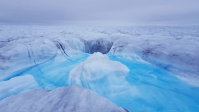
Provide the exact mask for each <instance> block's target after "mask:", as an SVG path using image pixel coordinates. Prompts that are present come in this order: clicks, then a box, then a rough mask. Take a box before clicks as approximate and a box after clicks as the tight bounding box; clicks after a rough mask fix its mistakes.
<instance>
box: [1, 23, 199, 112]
mask: <svg viewBox="0 0 199 112" xmlns="http://www.w3.org/2000/svg"><path fill="white" fill-rule="evenodd" d="M198 31H199V27H197V26H196V27H161V26H160V27H159V26H144V27H72V26H0V83H6V82H7V83H6V85H8V82H9V83H15V82H17V81H15V80H12V79H15V78H16V79H18V78H20V77H25V76H26V75H27V74H30V75H31V77H34V80H35V82H36V83H37V84H38V86H37V87H36V88H43V89H50V90H53V89H56V88H58V87H62V86H69V85H71V84H79V85H82V86H83V87H85V88H88V89H91V90H93V91H96V92H97V93H98V94H99V95H102V96H104V97H106V98H108V99H109V100H111V101H112V102H114V103H116V104H117V105H119V106H121V107H124V108H127V109H129V110H131V111H136V112H140V111H149V112H160V111H162V112H168V111H181V112H183V111H184V112H186V111H190V112H198V110H199V97H198V94H199V88H198V87H199V74H198V73H199V71H198V70H199V58H198V57H199V51H198V50H199V44H198V43H199V38H198V37H199V32H198ZM94 52H101V53H104V55H102V54H100V53H94ZM92 53H94V54H92ZM105 53H107V54H105ZM32 79H33V78H32ZM32 79H31V78H30V79H28V80H32ZM32 81H33V80H32ZM32 81H30V82H32ZM20 82H21V81H20ZM33 82H34V81H33ZM187 82H188V84H187ZM189 84H191V85H189ZM22 86H23V87H22V89H20V90H19V89H17V90H16V91H15V92H10V91H7V90H9V88H12V87H14V86H12V87H10V86H9V87H8V88H6V90H5V91H4V90H3V91H1V93H2V94H1V93H0V94H1V95H3V97H2V99H4V98H5V97H9V96H11V95H13V94H18V93H19V92H21V91H22V90H28V89H31V87H29V86H26V84H24V85H23V84H22ZM16 87H17V86H16ZM26 87H27V88H26ZM1 88H3V86H0V89H1ZM6 92H7V93H6Z"/></svg>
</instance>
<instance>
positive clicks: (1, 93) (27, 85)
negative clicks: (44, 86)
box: [0, 75, 39, 100]
mask: <svg viewBox="0 0 199 112" xmlns="http://www.w3.org/2000/svg"><path fill="white" fill-rule="evenodd" d="M36 88H39V86H38V84H37V82H36V81H35V80H34V77H33V76H32V75H24V76H18V77H14V78H12V79H10V80H7V81H2V82H0V100H2V99H3V98H6V97H8V96H10V95H14V94H18V93H20V92H22V91H24V90H30V89H36Z"/></svg>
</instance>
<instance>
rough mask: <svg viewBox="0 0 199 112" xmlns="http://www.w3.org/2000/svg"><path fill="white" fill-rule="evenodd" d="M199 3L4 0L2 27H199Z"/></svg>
mask: <svg viewBox="0 0 199 112" xmlns="http://www.w3.org/2000/svg"><path fill="white" fill-rule="evenodd" d="M198 4H199V0H104V1H103V0H0V24H49V25H53V24H55V25H56V24H57V25H109V26H113V25H114V26H115V25H122V26H123V25H124V26H126V25H127V26H131V25H164V26H165V25H166V26H175V25H178V26H181V25H199V5H198Z"/></svg>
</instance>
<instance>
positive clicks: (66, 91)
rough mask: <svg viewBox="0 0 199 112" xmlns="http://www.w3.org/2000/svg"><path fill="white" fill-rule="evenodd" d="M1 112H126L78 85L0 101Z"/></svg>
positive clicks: (36, 91) (37, 90) (32, 92)
mask: <svg viewBox="0 0 199 112" xmlns="http://www.w3.org/2000/svg"><path fill="white" fill-rule="evenodd" d="M0 111H1V112H126V111H125V110H124V109H123V108H121V107H119V106H117V105H116V104H114V103H112V102H111V101H109V100H108V99H106V98H104V97H101V96H99V95H98V94H97V93H95V92H93V91H91V90H88V89H85V88H83V87H81V86H79V85H72V86H68V87H60V88H57V89H55V90H53V91H50V90H43V89H36V90H33V91H31V92H26V93H23V94H19V95H16V96H12V97H9V98H6V99H4V100H2V101H0Z"/></svg>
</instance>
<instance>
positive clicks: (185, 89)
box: [1, 53, 199, 112]
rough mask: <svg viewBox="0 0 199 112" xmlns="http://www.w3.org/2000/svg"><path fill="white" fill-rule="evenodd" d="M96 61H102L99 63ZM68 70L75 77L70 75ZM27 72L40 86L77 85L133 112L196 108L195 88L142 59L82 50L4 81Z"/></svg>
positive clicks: (197, 91) (191, 111) (194, 110)
mask: <svg viewBox="0 0 199 112" xmlns="http://www.w3.org/2000/svg"><path fill="white" fill-rule="evenodd" d="M96 61H97V62H96ZM99 62H101V64H98V63H99ZM96 63H97V64H96ZM78 66H79V68H78ZM115 67H118V68H115ZM119 68H120V69H119ZM71 71H73V74H74V75H77V77H72V78H71V77H70V75H71V74H72V73H71ZM93 71H95V72H93ZM84 73H86V74H89V76H87V75H85V74H84ZM27 74H29V75H31V76H33V77H34V79H35V81H36V82H37V83H38V87H39V88H44V89H55V88H57V87H62V86H68V85H72V84H79V85H81V86H83V87H85V88H88V89H91V90H93V91H95V92H97V93H98V94H100V95H101V96H104V97H106V98H108V99H109V100H111V101H113V102H114V103H116V104H117V105H119V106H121V107H124V108H126V109H128V110H130V111H132V112H142V111H143V112H160V111H161V112H177V111H179V112H186V111H189V112H197V111H198V110H199V107H198V106H197V105H198V104H199V88H198V87H194V86H191V85H188V84H186V83H185V82H183V81H181V80H179V79H178V78H176V77H175V76H174V75H172V74H170V73H168V72H167V71H165V70H163V69H161V68H158V67H156V66H154V65H151V64H150V63H147V62H145V61H143V60H130V59H126V58H118V57H113V56H111V55H108V56H107V55H103V54H101V53H94V54H87V53H82V54H80V55H78V56H76V57H73V59H68V60H64V61H60V60H59V61H57V60H56V59H55V58H54V59H51V60H49V61H47V62H45V63H42V64H38V65H37V66H32V67H29V68H25V69H22V70H20V71H18V72H15V73H13V74H12V75H10V76H11V77H10V78H8V79H6V80H9V79H11V78H14V77H16V76H26V75H27ZM78 74H79V75H78ZM22 90H23V87H22V88H21V89H14V90H13V91H14V92H13V93H12V94H17V93H19V92H21V91H22ZM24 90H26V88H24ZM1 93H3V92H1ZM6 97H7V96H6ZM3 98H4V97H1V99H3Z"/></svg>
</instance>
